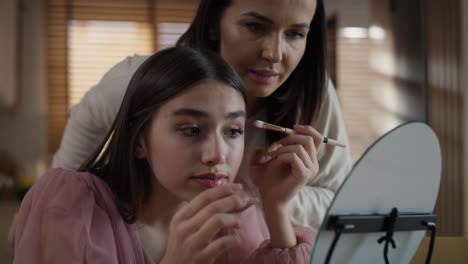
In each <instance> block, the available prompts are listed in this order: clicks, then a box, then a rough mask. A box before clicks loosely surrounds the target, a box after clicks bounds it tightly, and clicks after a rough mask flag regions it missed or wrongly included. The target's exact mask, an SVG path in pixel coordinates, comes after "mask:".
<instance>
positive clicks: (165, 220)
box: [138, 184, 185, 227]
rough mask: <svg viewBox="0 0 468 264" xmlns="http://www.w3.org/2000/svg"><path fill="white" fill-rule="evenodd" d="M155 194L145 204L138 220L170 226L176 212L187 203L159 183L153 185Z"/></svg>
mask: <svg viewBox="0 0 468 264" xmlns="http://www.w3.org/2000/svg"><path fill="white" fill-rule="evenodd" d="M153 190H154V191H153V195H152V196H151V197H150V199H149V200H148V202H147V203H146V204H145V205H144V206H143V210H142V212H141V213H140V215H139V216H138V221H139V222H141V223H143V224H145V225H148V226H156V225H158V226H161V225H162V226H165V227H168V226H169V223H170V222H171V219H172V217H173V216H174V214H175V212H177V210H179V208H180V207H181V206H182V205H183V204H184V203H185V202H184V201H182V200H180V199H179V198H177V197H176V196H175V195H173V194H172V193H170V192H168V191H167V190H166V189H165V188H163V187H162V186H160V185H159V184H154V185H153Z"/></svg>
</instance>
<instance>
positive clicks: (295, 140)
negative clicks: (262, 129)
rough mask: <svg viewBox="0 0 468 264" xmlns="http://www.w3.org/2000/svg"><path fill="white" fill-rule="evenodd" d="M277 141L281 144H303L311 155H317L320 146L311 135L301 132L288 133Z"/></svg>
mask: <svg viewBox="0 0 468 264" xmlns="http://www.w3.org/2000/svg"><path fill="white" fill-rule="evenodd" d="M275 143H276V144H280V145H281V146H289V145H302V146H303V147H304V149H305V150H306V151H307V153H308V154H309V156H311V157H312V156H313V155H316V153H317V152H318V148H319V147H320V145H316V143H315V141H314V139H313V138H312V137H311V136H305V135H299V134H293V135H288V136H287V137H284V138H282V139H280V140H278V141H277V142H275Z"/></svg>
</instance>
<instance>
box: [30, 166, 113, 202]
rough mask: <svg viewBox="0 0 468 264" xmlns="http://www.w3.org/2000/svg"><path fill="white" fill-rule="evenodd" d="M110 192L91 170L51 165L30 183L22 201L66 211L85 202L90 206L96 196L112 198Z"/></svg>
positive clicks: (101, 198) (97, 199)
mask: <svg viewBox="0 0 468 264" xmlns="http://www.w3.org/2000/svg"><path fill="white" fill-rule="evenodd" d="M111 196H112V194H111V192H110V190H109V189H108V187H107V185H106V184H105V183H104V182H103V181H101V180H100V179H98V178H97V177H96V176H94V175H92V174H90V173H87V172H76V171H71V170H66V169H58V168H54V169H50V170H48V171H47V172H46V173H45V174H44V175H43V176H42V177H40V178H39V180H38V181H37V182H36V183H35V184H34V185H33V186H32V187H31V189H30V190H29V191H28V193H27V194H26V196H25V198H24V200H23V203H24V202H32V203H33V204H34V205H35V206H40V207H43V208H44V209H55V210H64V211H68V210H72V209H73V208H82V207H83V205H84V204H85V203H86V204H88V205H90V206H92V204H93V203H97V202H99V200H103V199H104V200H111ZM106 198H107V199H106Z"/></svg>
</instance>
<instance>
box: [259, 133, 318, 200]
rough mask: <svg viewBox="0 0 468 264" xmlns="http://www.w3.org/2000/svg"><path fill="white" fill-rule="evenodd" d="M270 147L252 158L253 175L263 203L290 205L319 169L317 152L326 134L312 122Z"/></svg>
mask: <svg viewBox="0 0 468 264" xmlns="http://www.w3.org/2000/svg"><path fill="white" fill-rule="evenodd" d="M294 130H295V131H296V134H290V135H288V136H286V137H284V138H282V139H281V140H278V141H276V142H274V143H273V144H272V145H271V146H270V148H269V150H267V151H263V150H258V151H256V152H254V154H253V155H252V157H251V159H250V175H251V176H252V178H253V181H254V183H255V184H256V186H257V187H258V189H259V191H260V195H261V198H262V204H263V205H275V206H279V207H287V204H288V202H289V201H290V200H291V199H292V198H293V197H294V195H295V194H297V192H298V191H299V190H300V188H302V187H303V186H304V185H305V184H306V183H308V182H309V181H310V180H312V179H313V178H314V177H315V176H316V175H317V173H318V170H319V165H318V160H317V153H318V150H319V148H320V145H321V143H322V140H323V136H322V135H321V134H320V133H318V132H317V131H316V130H315V129H314V128H312V127H310V126H300V125H297V126H295V127H294Z"/></svg>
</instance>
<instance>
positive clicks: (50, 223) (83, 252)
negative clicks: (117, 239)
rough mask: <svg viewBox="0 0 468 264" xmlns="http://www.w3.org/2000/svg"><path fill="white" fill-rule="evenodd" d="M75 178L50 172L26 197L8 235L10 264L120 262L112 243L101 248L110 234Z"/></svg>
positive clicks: (85, 188) (83, 184)
mask: <svg viewBox="0 0 468 264" xmlns="http://www.w3.org/2000/svg"><path fill="white" fill-rule="evenodd" d="M74 176H76V175H67V173H66V172H65V171H59V170H51V171H49V172H48V173H47V174H46V175H44V176H43V177H41V179H40V180H39V181H38V182H37V183H36V184H35V185H34V186H33V188H31V190H30V191H29V192H28V194H27V195H26V197H25V198H24V200H23V202H22V204H21V207H20V210H19V212H18V214H17V216H16V218H15V223H14V224H13V226H12V229H11V230H10V235H9V241H10V244H11V246H12V248H13V250H14V262H13V263H15V264H22V263H39V264H41V263H44V264H45V263H48V264H54V263H57V264H58V263H90V262H89V260H90V259H92V263H117V262H118V259H117V252H116V248H115V246H114V243H112V242H111V243H105V242H106V240H107V241H108V242H109V238H110V237H109V236H108V234H109V231H110V232H111V233H112V230H111V224H110V222H109V220H108V219H109V218H108V216H107V214H106V212H105V211H104V210H103V209H102V208H100V207H99V206H97V204H96V201H95V197H94V193H93V192H92V190H91V189H90V188H89V187H88V186H87V184H86V182H85V181H84V180H82V179H80V178H79V177H74ZM96 231H97V232H96ZM97 234H101V235H102V236H100V235H97ZM111 241H112V240H111Z"/></svg>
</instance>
